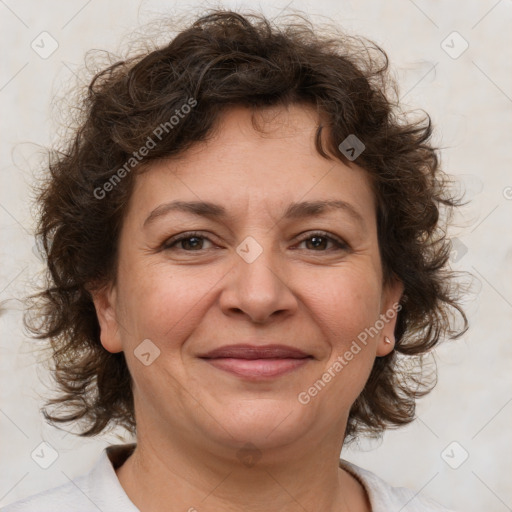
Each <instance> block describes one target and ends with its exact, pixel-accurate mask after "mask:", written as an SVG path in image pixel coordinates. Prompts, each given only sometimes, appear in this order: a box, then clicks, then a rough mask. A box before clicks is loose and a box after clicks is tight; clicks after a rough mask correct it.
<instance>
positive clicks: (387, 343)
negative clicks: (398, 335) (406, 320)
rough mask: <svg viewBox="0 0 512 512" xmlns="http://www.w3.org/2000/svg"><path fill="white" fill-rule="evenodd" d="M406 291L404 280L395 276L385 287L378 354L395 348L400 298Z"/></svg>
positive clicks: (400, 307)
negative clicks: (382, 324) (382, 325)
mask: <svg viewBox="0 0 512 512" xmlns="http://www.w3.org/2000/svg"><path fill="white" fill-rule="evenodd" d="M403 291H404V284H403V282H402V281H401V280H400V279H398V278H397V277H394V278H393V279H392V281H391V282H390V283H389V284H388V285H387V286H386V287H385V288H384V289H383V292H382V301H381V312H380V313H381V314H380V318H381V320H382V322H383V323H384V327H383V328H382V331H381V332H380V335H379V339H378V344H377V356H378V357H382V356H387V355H388V354H389V353H391V351H392V350H393V349H394V348H395V334H394V333H395V326H396V319H397V317H398V315H399V311H400V309H402V306H401V305H400V299H401V297H402V294H403Z"/></svg>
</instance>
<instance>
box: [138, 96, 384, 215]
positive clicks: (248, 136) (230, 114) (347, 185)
mask: <svg viewBox="0 0 512 512" xmlns="http://www.w3.org/2000/svg"><path fill="white" fill-rule="evenodd" d="M319 122H320V119H319V116H318V114H317V113H316V111H315V110H314V109H313V108H312V107H308V106H303V105H290V106H288V107H275V108H272V109H266V110H264V111H261V110H258V111H253V110H251V109H249V108H245V107H233V108H231V109H229V110H227V111H226V112H224V113H223V114H222V116H221V117H220V118H219V121H218V123H217V125H216V126H215V129H214V130H213V132H212V134H211V135H210V137H209V138H208V139H207V140H206V141H203V142H199V143H196V144H194V145H193V146H192V147H191V148H190V149H189V150H187V151H185V152H184V153H182V154H181V155H180V156H179V157H174V158H172V159H168V160H163V161H159V162H154V163H151V164H149V166H148V167H147V169H146V170H145V171H144V172H143V173H142V174H140V175H138V176H137V178H136V182H135V187H134V191H133V194H132V198H131V201H130V202H131V206H130V210H131V211H132V213H135V214H139V215H143V214H144V213H146V214H147V213H149V211H151V210H152V209H153V208H155V207H157V206H158V205H159V204H161V203H164V202H167V201H170V200H173V199H180V200H186V201H210V202H214V203H219V204H222V205H223V206H224V208H225V209H226V210H228V211H231V210H232V211H233V214H234V215H235V216H236V215H250V214H252V213H253V212H257V211H259V212H261V211H267V212H271V211H272V212H275V213H276V214H279V212H281V211H284V210H285V209H286V208H288V207H289V205H290V204H292V203H296V202H299V201H321V200H342V201H346V202H349V203H351V204H353V205H354V206H356V207H357V209H358V211H359V212H360V213H361V215H362V216H363V217H367V218H369V217H374V216H375V202H374V194H373V191H372V187H371V181H370V178H369V176H368V174H367V172H366V171H365V170H364V169H362V168H360V167H358V166H357V165H355V164H353V163H352V164H351V165H350V167H349V166H347V165H345V164H344V163H343V162H341V161H340V160H337V159H332V160H330V159H326V158H324V157H322V156H321V155H320V154H319V153H318V151H317V149H316V147H315V134H316V131H317V128H318V124H319ZM324 133H325V132H324ZM324 147H325V145H324Z"/></svg>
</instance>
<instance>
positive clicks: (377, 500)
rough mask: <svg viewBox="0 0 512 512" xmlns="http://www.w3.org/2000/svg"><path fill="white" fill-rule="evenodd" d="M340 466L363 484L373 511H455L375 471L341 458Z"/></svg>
mask: <svg viewBox="0 0 512 512" xmlns="http://www.w3.org/2000/svg"><path fill="white" fill-rule="evenodd" d="M340 466H341V467H342V468H344V469H346V470H347V471H349V472H350V473H352V475H354V476H355V477H356V478H358V479H359V481H360V482H361V483H362V484H363V486H364V487H365V489H366V492H367V493H368V496H369V498H370V503H371V506H372V512H387V511H389V510H400V511H401V512H454V511H453V510H450V509H447V508H445V507H443V506H442V505H440V504H439V503H436V502H435V501H432V500H429V499H427V498H424V497H422V496H419V494H418V492H415V491H413V490H412V489H408V488H406V487H393V486H391V485H390V484H388V483H387V482H386V481H385V480H383V479H382V478H380V477H379V476H377V475H376V474H375V473H372V472H371V471H368V470H366V469H363V468H361V467H359V466H356V465H355V464H352V463H351V462H348V461H346V460H343V459H341V460H340Z"/></svg>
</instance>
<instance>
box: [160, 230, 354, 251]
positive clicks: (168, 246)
mask: <svg viewBox="0 0 512 512" xmlns="http://www.w3.org/2000/svg"><path fill="white" fill-rule="evenodd" d="M314 237H321V238H326V239H327V240H328V241H330V242H333V243H334V245H335V246H336V248H335V249H334V250H342V251H346V250H348V249H350V247H349V245H348V244H347V243H345V242H343V241H342V240H340V239H338V238H336V237H333V236H331V235H329V234H328V233H326V232H325V231H314V232H312V233H310V234H309V235H308V236H307V237H305V238H303V239H302V240H299V242H298V243H302V242H305V241H307V240H310V239H311V238H314ZM190 238H201V239H205V240H209V241H210V242H211V240H210V239H209V238H208V237H206V236H203V234H202V233H201V232H198V231H191V232H188V233H183V234H181V235H177V236H176V237H173V238H171V239H169V240H167V241H166V242H165V243H164V244H163V245H162V249H163V250H166V251H169V250H173V249H174V248H175V247H174V246H175V245H177V244H178V243H179V242H182V241H183V240H189V239H190ZM212 243H213V242H212ZM181 250H183V251H185V252H191V253H192V252H201V251H202V250H203V249H198V250H196V251H194V250H190V251H189V250H187V249H181ZM330 250H333V249H330ZM328 251H329V249H325V250H320V251H314V250H313V252H328Z"/></svg>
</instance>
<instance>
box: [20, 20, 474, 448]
mask: <svg viewBox="0 0 512 512" xmlns="http://www.w3.org/2000/svg"><path fill="white" fill-rule="evenodd" d="M294 16H295V18H294V19H293V22H290V23H286V24H282V25H278V24H276V23H275V22H270V21H269V20H268V19H266V18H265V17H264V16H263V15H261V14H257V13H256V14H255V13H250V14H249V13H248V14H244V15H242V14H240V13H236V12H233V11H224V10H214V11H210V12H209V13H208V14H207V15H204V16H202V17H200V18H198V19H196V20H195V21H193V22H192V23H191V24H190V25H189V26H188V27H187V28H185V29H183V30H182V31H181V32H179V33H178V34H177V36H176V37H174V38H173V39H172V40H171V42H170V43H168V44H166V45H162V46H159V47H157V48H156V49H148V50H145V51H144V52H141V53H137V54H136V55H134V56H130V57H127V58H126V59H124V60H120V61H117V62H114V63H113V64H110V65H108V66H107V67H106V68H105V69H102V70H101V71H100V72H98V73H96V74H95V76H94V77H93V79H92V81H91V82H90V84H89V85H88V89H87V92H86V93H85V94H83V93H82V96H81V104H80V106H79V110H78V112H79V114H80V115H79V116H78V118H77V119H76V122H75V124H74V125H73V126H71V127H70V130H71V131H70V132H69V133H70V137H67V138H66V139H63V142H62V144H61V145H60V147H54V148H53V149H51V150H50V151H49V165H48V167H49V173H47V176H46V178H45V179H44V180H43V182H42V184H41V185H40V187H39V188H38V190H37V205H38V206H39V209H40V212H39V224H38V227H37V237H38V238H39V240H40V243H41V246H42V247H43V248H44V253H45V254H44V255H45V258H46V259H47V284H46V285H45V288H44V289H43V290H42V291H40V292H39V293H37V294H34V295H32V296H31V298H30V299H31V301H32V304H31V307H30V308H29V312H30V313H35V315H34V316H32V315H30V319H29V312H27V313H26V316H25V325H26V326H27V327H28V329H29V330H30V331H31V333H32V334H33V336H34V337H35V338H39V339H48V340H49V343H48V347H49V348H50V350H51V363H52V374H53V376H54V378H55V381H56V384H57V386H58V389H59V394H58V396H56V397H54V398H52V399H49V400H48V401H47V402H46V404H45V406H46V407H45V408H43V413H44V416H45V418H46V419H47V420H48V421H50V422H52V423H54V424H55V423H66V422H80V423H83V425H82V428H81V431H80V433H79V435H81V436H92V435H96V434H98V433H100V432H102V431H104V430H105V429H106V428H107V427H109V426H123V427H125V428H127V429H128V430H129V431H130V432H131V433H133V434H135V433H136V424H135V418H134V404H133V395H132V387H131V386H132V380H131V376H130V373H129V371H128V367H127V364H126V360H125V357H124V354H123V353H122V352H120V353H110V352H108V351H107V350H105V349H104V348H103V346H102V345H101V343H100V327H99V323H98V319H97V316H96V311H95V308H94V305H93V301H92V296H91V291H93V290H98V289H100V288H101V287H102V286H105V285H106V284H108V283H115V279H116V268H117V267H116V265H117V248H118V237H119V233H120V229H121V226H122V222H123V217H124V214H125V210H126V205H127V204H128V201H129V198H130V194H131V192H132V189H133V184H134V180H135V178H136V175H137V174H138V173H139V172H143V171H144V169H146V168H147V166H148V164H151V163H152V162H154V161H155V160H157V159H164V158H168V157H170V156H172V155H178V154H180V153H182V152H183V151H185V150H186V149H187V148H189V147H190V146H191V145H193V144H194V143H196V142H198V141H203V140H205V139H207V138H208V137H209V136H210V135H211V133H212V130H213V128H214V126H215V123H216V122H217V121H218V120H219V117H220V116H222V114H223V112H224V111H225V110H226V109H228V108H229V107H230V106H233V105H242V106H247V107H250V108H253V109H262V108H264V107H268V106H276V105H283V106H285V105H290V104H294V103H302V104H307V105H311V106H313V107H315V108H316V110H317V111H318V113H319V114H320V118H319V119H321V121H320V122H319V126H318V128H317V133H316V140H315V144H316V149H317V151H318V152H319V154H321V155H322V156H323V157H325V158H331V159H333V158H337V159H339V160H341V161H342V162H344V163H346V164H348V165H350V162H349V161H348V160H347V157H346V155H344V154H343V153H342V152H341V151H340V149H339V144H340V143H341V142H342V141H344V140H345V139H346V138H347V136H349V135H356V136H357V137H358V138H359V139H360V140H361V141H363V143H364V145H365V150H364V151H363V153H361V154H360V156H359V157H358V158H357V164H358V165H359V166H360V167H362V168H363V169H365V170H366V171H367V173H368V175H369V176H370V179H371V182H372V186H373V190H374V193H375V197H376V199H377V205H378V208H377V226H378V241H379V247H380V254H381V260H382V268H383V276H384V285H385V284H387V283H389V282H390V280H391V279H392V278H393V277H398V278H399V279H400V280H401V281H402V282H403V284H404V292H403V296H402V299H401V301H400V305H401V309H400V312H399V313H398V317H397V323H396V328H395V337H396V345H395V350H394V351H392V352H391V353H390V354H389V355H387V356H385V357H377V358H376V359H375V363H374V366H373V369H372V372H371V374H370V377H369V379H368V381H367V383H366V386H365V388H364V390H363V391H362V393H361V394H360V396H359V397H358V398H357V400H356V401H355V403H354V404H353V406H352V408H351V410H350V415H349V420H348V424H347V430H346V437H345V440H346V441H347V440H353V439H356V437H357V435H359V434H362V433H365V434H367V435H373V436H378V435H379V434H381V433H382V432H383V430H384V429H385V428H390V427H391V428H392V427H398V426H400V425H404V424H406V423H408V422H410V421H412V420H413V419H414V416H415V404H416V399H417V398H418V397H420V396H422V395H424V394H426V393H428V392H429V391H430V390H431V389H432V388H433V386H434V385H435V382H434V381H435V380H436V377H435V372H434V379H432V378H430V377H431V376H432V375H430V377H429V378H427V376H426V375H425V372H424V365H423V364H422V363H423V358H424V355H426V354H427V353H429V352H430V351H431V349H432V348H433V347H434V346H435V345H436V344H437V343H438V342H439V341H440V340H441V339H442V338H444V337H450V338H457V337H459V336H461V335H462V334H463V333H464V332H465V331H466V330H467V328H468V322H467V318H466V315H465V313H464V311H463V309H462V307H461V304H460V302H459V301H460V297H461V294H460V290H459V287H457V286H455V279H454V278H455V272H454V271H453V270H451V269H450V267H449V254H450V240H449V238H448V237H447V234H446V230H445V227H444V224H443V223H442V221H441V219H442V215H441V213H443V212H444V213H445V214H446V221H448V220H449V219H450V218H451V214H452V210H453V208H454V207H456V206H459V205H460V204H461V203H460V199H459V198H456V197H453V196H452V195H450V193H449V187H448V186H447V184H448V181H449V178H448V176H447V175H446V174H445V173H444V172H443V171H442V170H441V169H440V164H439V160H438V157H437V149H436V148H434V147H433V146H432V144H431V142H430V140H431V135H432V125H431V120H430V117H429V115H428V114H426V113H423V114H422V116H421V118H420V119H419V120H418V119H416V120H415V121H412V120H410V116H409V115H408V114H407V113H405V112H403V110H402V108H401V106H400V105H399V101H398V92H397V86H396V84H395V82H394V81H393V80H392V79H391V78H390V76H389V70H388V58H387V55H386V53H385V52H384V51H383V50H382V49H381V48H380V47H379V46H377V45H376V44H374V43H372V42H371V41H368V40H366V39H364V38H360V37H354V36H348V35H346V34H344V33H342V32H341V31H340V29H338V28H336V27H335V26H330V28H329V30H326V29H325V27H324V29H323V30H318V27H314V26H313V25H312V23H311V22H310V21H309V20H308V19H307V17H305V16H303V15H297V14H294ZM190 98H193V99H194V100H195V101H196V102H197V104H196V106H195V108H194V109H193V111H192V112H190V113H189V114H187V115H186V116H185V117H183V119H182V120H181V121H180V122H179V124H177V125H176V126H174V127H173V129H168V130H167V131H166V133H165V136H162V137H161V140H159V142H158V144H155V145H154V147H148V146H150V145H149V144H147V141H148V137H151V136H152V135H153V136H154V133H155V128H156V127H158V126H162V125H164V124H165V123H169V120H170V119H171V117H172V116H173V115H176V112H177V111H178V110H179V109H180V108H181V107H182V106H183V105H184V104H186V103H187V101H190ZM324 128H325V129H326V131H327V133H328V137H327V142H326V145H327V147H326V148H324V147H322V141H321V136H320V135H321V133H322V130H323V129H324ZM144 146H145V147H147V151H146V154H145V156H144V158H143V159H142V160H141V161H140V162H136V165H134V166H133V171H132V172H129V170H131V169H129V170H127V169H126V167H125V171H126V172H124V173H122V174H123V179H116V181H115V182H114V181H112V180H113V179H114V178H113V177H114V175H115V174H116V173H118V174H117V177H118V178H119V170H120V169H121V168H122V167H123V165H126V162H127V161H129V160H130V158H133V155H134V154H135V153H136V152H137V151H138V150H139V149H140V148H141V147H144ZM107 182H110V183H112V186H111V187H108V194H106V193H104V191H105V190H107V189H106V188H105V183H107ZM99 195H101V196H102V197H98V196H99ZM452 312H458V313H459V314H460V315H461V317H462V319H463V326H462V327H461V328H460V329H459V330H457V329H456V328H455V326H454V325H453V324H452V321H453V315H452V314H451V313H452ZM404 361H405V364H404ZM410 361H413V362H414V364H412V365H411V364H406V363H408V362H410ZM418 369H419V371H418ZM48 406H57V407H56V408H55V410H53V411H49V409H48ZM59 408H63V410H62V411H60V413H59V411H58V409H59ZM51 409H53V407H52V408H51Z"/></svg>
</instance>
